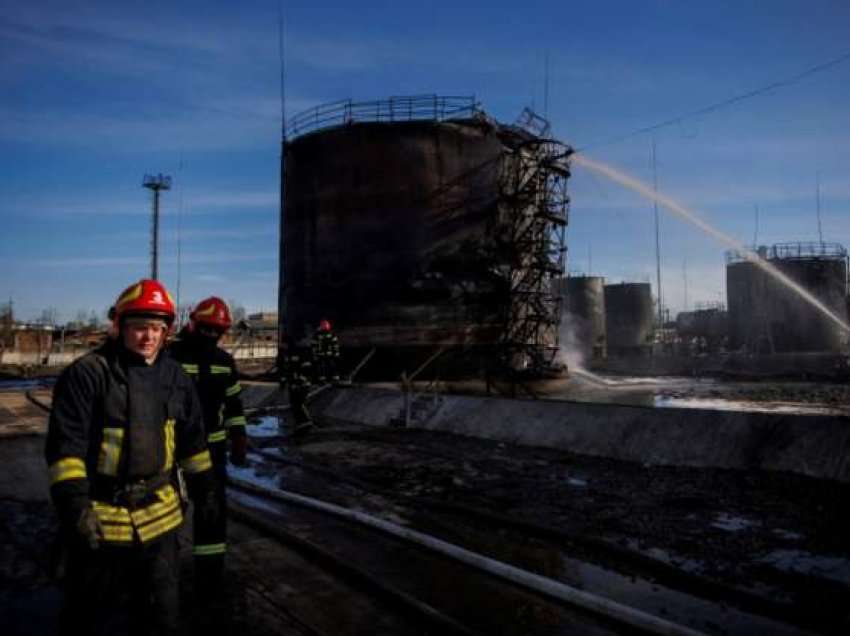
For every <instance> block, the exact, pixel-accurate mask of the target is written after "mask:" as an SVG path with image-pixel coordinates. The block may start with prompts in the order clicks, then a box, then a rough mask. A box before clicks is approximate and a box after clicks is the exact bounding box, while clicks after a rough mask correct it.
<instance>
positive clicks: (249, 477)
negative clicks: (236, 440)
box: [227, 453, 281, 490]
mask: <svg viewBox="0 0 850 636" xmlns="http://www.w3.org/2000/svg"><path fill="white" fill-rule="evenodd" d="M248 462H249V465H248V466H233V465H232V464H228V465H227V475H228V477H232V478H234V479H240V480H242V481H246V482H249V483H251V484H254V485H255V486H261V487H262V488H273V489H275V490H277V489H278V488H280V487H281V486H280V481H281V478H280V474H279V473H278V472H276V471H272V470H270V469H269V468H268V467H262V462H263V458H262V457H261V456H259V455H257V454H256V453H248ZM258 468H260V471H259V472H258V470H257V469H258Z"/></svg>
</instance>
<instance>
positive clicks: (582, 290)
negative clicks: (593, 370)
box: [558, 276, 607, 359]
mask: <svg viewBox="0 0 850 636" xmlns="http://www.w3.org/2000/svg"><path fill="white" fill-rule="evenodd" d="M558 289H559V291H560V294H561V298H562V303H563V305H562V312H561V338H560V340H561V347H562V348H564V347H568V348H572V349H574V350H577V351H578V352H579V353H580V354H581V355H582V356H583V357H584V358H585V359H587V358H591V357H593V358H604V357H605V352H606V345H607V343H606V335H605V334H606V332H605V278H603V277H602V276H569V277H567V278H563V279H561V280H560V281H559V282H558Z"/></svg>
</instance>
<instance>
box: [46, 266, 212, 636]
mask: <svg viewBox="0 0 850 636" xmlns="http://www.w3.org/2000/svg"><path fill="white" fill-rule="evenodd" d="M174 315H175V312H174V303H173V301H172V300H171V297H170V296H169V294H168V292H167V291H166V289H165V288H164V287H163V286H162V285H161V284H159V283H158V282H157V281H154V280H141V281H139V282H138V283H136V284H134V285H131V286H130V287H128V288H127V289H126V290H125V291H124V292H123V293H122V294H121V296H119V298H118V300H117V301H116V303H115V322H116V331H115V333H116V337H115V338H110V339H108V340H107V342H106V343H105V344H104V345H102V346H101V347H100V348H98V349H96V350H95V351H94V352H92V353H91V354H89V355H87V356H85V357H83V358H81V359H79V360H78V361H76V362H75V363H73V364H72V365H71V366H69V367H68V368H67V369H65V371H63V373H62V375H61V376H60V377H59V380H58V382H57V384H56V388H55V390H54V392H53V396H54V397H53V410H52V413H51V415H50V422H49V425H48V432H47V441H46V445H45V456H46V459H47V464H48V471H49V482H50V492H51V496H52V499H53V502H54V504H55V507H56V510H57V513H58V517H59V521H60V527H61V531H62V535H63V539H64V541H65V544H66V548H67V557H68V559H67V566H66V574H65V604H64V607H63V610H62V614H61V616H60V633H62V634H87V635H88V634H101V633H110V634H118V633H133V634H135V633H142V634H143V633H150V631H153V632H154V633H157V634H172V633H176V632H177V629H178V622H179V593H178V547H177V533H176V531H177V529H178V528H179V527H180V525H181V523H182V522H183V505H182V502H181V497H180V494H179V491H180V488H179V487H178V484H177V481H178V475H177V467H178V466H179V467H180V468H181V469H182V471H183V473H184V474H185V477H186V482H187V484H188V490H189V495H190V496H191V497H192V499H193V500H194V503H195V505H196V506H197V507H198V508H199V509H200V510H202V511H203V513H202V514H204V515H205V516H207V517H209V518H216V517H217V516H218V515H219V511H218V504H217V501H216V499H215V497H214V496H213V495H214V493H213V491H212V489H211V480H212V471H211V468H212V462H211V459H210V454H209V451H208V450H207V445H206V440H205V437H204V431H203V422H202V419H201V418H202V414H201V407H200V404H199V402H198V397H197V394H196V392H195V390H194V387H193V386H192V381H191V380H190V379H189V378H188V377H187V376H186V375H185V374H184V373H183V371H182V370H181V369H180V365H179V364H177V363H176V362H175V361H174V360H172V359H171V358H169V357H168V356H166V355H164V354H162V353H161V350H162V347H163V344H164V343H165V340H166V337H167V335H168V331H169V328H170V326H171V324H172V322H173V321H174ZM128 606H129V607H128ZM128 610H129V611H128Z"/></svg>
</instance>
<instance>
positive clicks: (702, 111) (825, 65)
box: [578, 52, 850, 152]
mask: <svg viewBox="0 0 850 636" xmlns="http://www.w3.org/2000/svg"><path fill="white" fill-rule="evenodd" d="M848 60H850V52H847V53H844V54H843V55H840V56H838V57H836V58H833V59H831V60H828V61H826V62H822V63H821V64H816V65H815V66H811V67H809V68H807V69H805V70H803V71H800V72H799V73H797V74H796V75H792V76H791V77H788V78H785V79H781V80H778V81H775V82H772V83H770V84H766V85H765V86H761V87H759V88H755V89H753V90H750V91H747V92H746V93H741V94H740V95H735V96H734V97H730V98H728V99H724V100H722V101H719V102H715V103H713V104H710V105H708V106H704V107H702V108H698V109H696V110H693V111H690V112H687V113H684V114H682V115H678V116H676V117H673V118H671V119H667V120H664V121H662V122H659V123H657V124H653V125H651V126H644V127H643V128H638V129H637V130H633V131H632V132H630V133H626V134H623V135H619V136H617V137H612V138H611V139H609V140H607V141H603V142H600V143H594V144H590V145H589V146H585V147H583V148H580V149H579V150H578V152H582V151H586V150H588V149H589V148H600V147H602V146H610V145H612V144H616V143H619V142H621V141H625V140H626V139H630V138H632V137H635V136H637V135H642V134H644V133H648V132H652V131H654V130H659V129H660V128H666V127H668V126H673V125H676V124H680V123H682V122H683V121H684V120H686V119H691V118H693V117H700V116H701V115H706V114H708V113H711V112H714V111H717V110H720V109H722V108H726V107H727V106H731V105H732V104H736V103H738V102H742V101H744V100H747V99H751V98H753V97H757V96H759V95H763V94H764V93H768V92H770V91H773V90H776V89H778V88H783V87H785V86H790V85H791V84H794V83H796V82H799V81H800V80H802V79H804V78H806V77H808V76H809V75H814V74H815V73H820V72H822V71H825V70H827V69H830V68H832V67H833V66H838V65H839V64H842V63H844V62H846V61H848Z"/></svg>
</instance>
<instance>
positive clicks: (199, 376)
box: [170, 296, 247, 598]
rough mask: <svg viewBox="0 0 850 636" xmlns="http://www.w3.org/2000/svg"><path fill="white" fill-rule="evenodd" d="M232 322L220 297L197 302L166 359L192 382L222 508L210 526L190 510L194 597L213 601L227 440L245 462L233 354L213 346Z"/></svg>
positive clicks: (220, 553)
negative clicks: (181, 369) (197, 398)
mask: <svg viewBox="0 0 850 636" xmlns="http://www.w3.org/2000/svg"><path fill="white" fill-rule="evenodd" d="M232 322H233V321H232V319H231V317H230V309H228V307H227V304H226V303H225V302H224V301H223V300H222V299H221V298H218V297H216V296H211V297H210V298H207V299H205V300H202V301H201V302H199V303H198V304H197V306H196V307H195V310H194V311H193V312H192V313H191V314H190V316H189V324H188V325H187V326H186V327H185V328H184V329H183V330H182V331H181V332H180V337H179V340H177V341H176V342H175V343H174V344H173V345H171V349H170V351H171V355H172V356H173V357H174V359H175V360H177V361H178V362H179V363H180V364H181V365H182V367H183V370H184V371H185V372H186V373H187V374H188V375H189V377H191V378H192V379H193V380H194V382H195V387H196V388H197V390H198V396H199V397H200V400H201V409H202V410H203V413H204V429H205V432H206V436H207V444H208V445H209V449H210V455H211V456H212V462H213V472H214V473H215V477H216V479H215V492H216V496H217V497H218V503H219V506H220V508H221V510H222V514H221V515H220V517H219V518H218V519H216V520H215V523H214V524H213V525H209V524H207V523H205V521H204V518H203V516H202V515H200V514H199V511H196V514H195V517H194V520H193V521H194V537H195V545H194V548H193V551H192V552H193V554H194V561H195V581H196V586H197V592H198V596H199V598H213V597H215V596H217V594H218V593H219V592H220V590H221V586H220V583H221V575H222V571H223V569H224V554H225V552H226V550H227V514H226V508H225V506H226V496H225V484H226V481H227V439H228V437H229V438H230V461H231V463H232V464H234V465H236V466H244V465H245V463H246V456H245V455H246V447H247V438H246V436H245V415H244V413H243V411H242V400H241V399H240V397H239V394H240V392H241V391H242V386H241V385H240V383H239V376H238V373H237V371H236V364H235V362H234V361H233V356H231V355H230V354H229V353H227V352H226V351H224V350H223V349H222V348H220V347H219V346H218V342H219V339H220V338H221V337H222V336H223V335H224V333H225V332H226V331H227V330H228V329H230V326H231V324H232Z"/></svg>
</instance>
